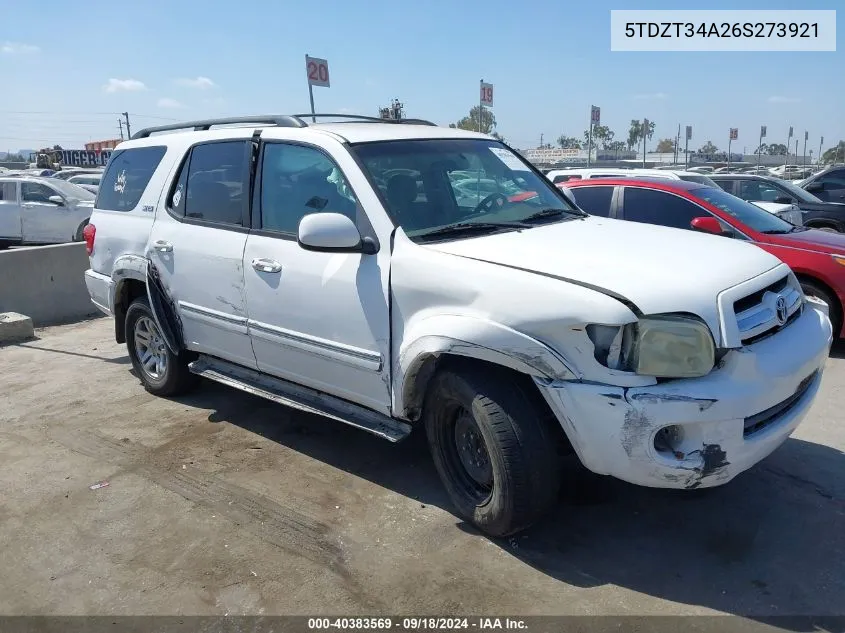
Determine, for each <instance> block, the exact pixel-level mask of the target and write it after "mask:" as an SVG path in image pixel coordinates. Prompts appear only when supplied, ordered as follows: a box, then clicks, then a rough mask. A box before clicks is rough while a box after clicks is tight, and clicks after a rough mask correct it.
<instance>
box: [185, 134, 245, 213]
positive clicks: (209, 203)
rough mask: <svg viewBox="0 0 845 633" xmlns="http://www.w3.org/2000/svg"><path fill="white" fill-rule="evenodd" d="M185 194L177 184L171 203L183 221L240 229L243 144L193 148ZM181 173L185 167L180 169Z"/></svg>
mask: <svg viewBox="0 0 845 633" xmlns="http://www.w3.org/2000/svg"><path fill="white" fill-rule="evenodd" d="M187 164H188V173H187V180H186V184H185V189H186V190H185V191H183V190H181V189H180V188H179V186H180V185H181V183H180V185H177V188H176V190H175V191H174V193H173V194H172V196H171V199H172V202H174V203H178V204H180V205H181V203H182V200H181V198H182V197H184V214H185V217H186V218H193V219H196V220H205V221H206V222H214V223H217V224H231V225H234V226H243V224H244V221H243V210H244V200H245V197H246V196H247V195H248V193H247V192H246V191H244V183H245V182H246V176H247V173H248V169H249V163H248V161H247V142H246V141H223V142H219V143H205V144H202V145H196V146H194V148H193V149H192V150H191V156H190V159H189V162H188V163H187ZM183 170H184V167H183Z"/></svg>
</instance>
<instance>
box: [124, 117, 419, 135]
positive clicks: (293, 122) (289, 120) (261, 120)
mask: <svg viewBox="0 0 845 633" xmlns="http://www.w3.org/2000/svg"><path fill="white" fill-rule="evenodd" d="M308 117H311V118H312V119H317V118H321V119H328V118H332V119H344V121H345V122H355V121H366V122H368V123H405V124H411V125H436V124H435V123H432V122H431V121H426V120H424V119H381V118H378V117H372V116H363V115H356V114H267V115H255V116H235V117H223V118H219V119H203V120H200V121H185V122H184V123H170V124H168V125H156V126H153V127H145V128H144V129H143V130H140V131H138V132H135V134H133V135H132V139H133V140H134V139H137V138H147V137H149V136H151V135H152V134H155V133H156V132H173V131H176V130H194V131H205V130H209V129H211V127H212V126H215V125H238V124H249V123H255V124H263V125H270V126H275V127H308V123H307V122H306V121H305V119H307V118H308Z"/></svg>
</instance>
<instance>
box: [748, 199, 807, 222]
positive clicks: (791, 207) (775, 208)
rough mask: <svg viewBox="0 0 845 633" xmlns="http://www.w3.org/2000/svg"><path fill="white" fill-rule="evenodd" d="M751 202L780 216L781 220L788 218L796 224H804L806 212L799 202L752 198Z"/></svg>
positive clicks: (788, 220)
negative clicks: (802, 211)
mask: <svg viewBox="0 0 845 633" xmlns="http://www.w3.org/2000/svg"><path fill="white" fill-rule="evenodd" d="M749 202H751V204H753V205H754V206H757V207H760V208H761V209H763V210H764V211H768V212H769V213H771V214H772V215H776V216H778V217H779V218H780V219H781V220H786V221H787V222H789V223H790V224H794V225H795V226H803V225H804V214H803V213H801V209H800V207H799V206H798V205H797V204H787V203H782V202H766V201H763V200H750V201H749Z"/></svg>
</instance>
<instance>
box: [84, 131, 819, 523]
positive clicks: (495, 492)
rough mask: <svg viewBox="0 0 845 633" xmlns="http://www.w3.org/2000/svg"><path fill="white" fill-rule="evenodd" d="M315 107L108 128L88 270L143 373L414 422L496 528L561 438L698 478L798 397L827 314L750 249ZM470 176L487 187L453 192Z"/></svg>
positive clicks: (543, 477)
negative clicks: (616, 210)
mask: <svg viewBox="0 0 845 633" xmlns="http://www.w3.org/2000/svg"><path fill="white" fill-rule="evenodd" d="M310 116H311V115H290V116H277V117H246V118H241V119H221V120H213V121H198V122H189V123H185V124H183V125H175V126H165V127H162V128H154V129H150V130H144V131H141V132H139V133H138V134H136V135H135V136H134V137H133V138H132V140H130V141H128V142H125V143H122V144H121V145H120V146H119V147H118V148H117V149H116V150H115V151H114V154H113V155H112V157H111V159H110V161H109V164H108V167H107V169H106V172H105V174H104V176H103V180H102V185H101V187H100V191H99V195H98V198H97V204H96V209H95V210H94V213H93V215H92V217H91V223H90V225H89V226H88V228H87V229H86V231H85V238H86V242H87V248H88V250H89V253H90V258H91V269H90V270H88V271H87V272H86V273H85V279H86V283H87V285H88V289H89V291H90V294H91V298H92V300H93V301H94V303H95V304H96V305H97V306H99V307H100V308H101V309H102V310H103V311H104V312H106V313H108V314H112V315H114V318H115V336H116V339H117V341H118V342H124V341H125V342H126V345H127V348H128V352H129V355H130V358H131V360H132V364H133V366H134V368H135V370H136V372H137V374H138V376H139V377H140V379H141V381H142V382H143V384H144V385H145V387H146V389H147V390H148V391H150V392H151V393H154V394H159V395H171V394H175V393H177V392H179V391H182V390H184V389H186V388H188V387H189V386H190V385H191V384H192V382H193V381H192V378H193V377H195V376H197V375H199V376H204V377H206V378H209V379H212V380H216V381H219V382H222V383H224V384H226V385H230V386H232V387H235V388H238V389H242V390H245V391H248V392H250V393H253V394H255V395H258V396H262V397H265V398H269V399H271V400H274V401H277V402H280V403H282V404H285V405H288V406H292V407H296V408H298V409H301V410H304V411H310V412H315V413H319V414H321V415H324V416H328V417H330V418H333V419H335V420H337V421H340V422H344V423H347V424H351V425H353V426H356V427H358V428H361V429H364V430H366V431H369V432H372V433H375V434H377V435H379V436H381V437H383V438H385V439H388V440H391V441H397V440H401V439H403V438H404V437H406V436H407V435H408V434H409V433H410V432H411V431H412V429H414V428H416V427H424V429H425V432H426V434H427V436H428V441H429V445H430V447H431V451H432V454H433V457H434V461H435V464H436V467H437V470H438V472H439V474H440V477H441V479H442V481H443V483H444V485H445V487H446V489H447V490H448V492H449V495H450V497H451V499H452V500H453V502H454V505H455V507H456V508H457V512H458V513H459V514H460V516H461V517H463V518H465V519H466V520H468V521H471V522H472V523H474V524H475V525H476V526H478V527H479V528H481V529H482V530H483V531H485V532H487V533H488V534H492V535H506V534H510V533H513V532H515V531H517V530H519V529H521V528H524V527H526V526H528V525H530V524H531V523H532V522H533V521H535V520H536V519H537V518H538V517H540V516H541V515H542V514H543V513H544V512H545V511H546V510H547V509H548V508H549V507H550V506H552V505H553V504H554V503H555V501H556V498H557V497H556V493H557V490H558V486H559V478H560V476H561V475H560V473H561V470H560V469H559V465H560V462H559V460H560V459H561V458H563V457H565V456H566V454H567V453H572V452H574V453H575V454H576V455H577V456H578V458H580V461H581V462H582V463H583V464H584V465H585V466H586V467H587V468H588V469H590V470H592V471H594V472H596V473H601V474H607V475H612V476H615V477H618V478H620V479H624V480H626V481H629V482H633V483H636V484H641V485H644V486H653V487H663V488H696V487H699V486H701V487H706V486H715V485H718V484H723V483H725V482H727V481H729V480H730V479H732V478H733V477H734V476H735V475H737V474H738V473H740V472H742V471H744V470H746V469H747V468H749V467H750V466H752V465H753V464H755V463H757V462H758V461H760V460H761V459H763V458H764V457H765V456H767V455H768V454H769V453H771V452H772V451H773V450H774V449H775V448H777V447H778V446H779V445H780V444H781V443H782V442H784V441H785V440H786V438H787V437H788V436H789V435H790V434H791V433H792V431H793V430H794V429H795V427H796V426H797V425H798V423H799V422H800V420H801V419H802V418H803V417H804V415H805V414H806V413H807V410H808V409H809V407H810V405H811V403H812V401H813V399H814V398H815V396H816V392H817V390H818V387H819V382H820V379H821V373H822V370H823V368H824V364H825V360H826V359H827V356H828V346H829V344H830V341H831V326H830V321H829V319H828V317H827V316H826V313H825V311H824V308H823V306H820V305H819V304H817V303H815V302H813V301H812V300H811V299H808V298H805V297H804V296H803V294H802V293H801V287H800V285H799V283H798V281H797V280H796V278H795V276H794V275H793V274H792V272H791V271H790V269H789V268H788V267H787V266H786V265H785V264H783V263H781V262H780V261H779V260H778V259H776V258H775V257H773V256H772V255H770V254H768V253H766V252H764V251H763V250H762V249H759V248H756V247H754V246H752V245H748V244H743V243H740V242H737V241H734V240H724V239H721V238H718V237H715V236H712V235H706V234H698V233H692V232H689V231H680V230H675V229H669V228H662V227H657V226H652V225H647V224H636V223H631V222H622V221H616V220H609V219H605V218H598V217H592V216H588V215H586V214H584V213H583V212H582V211H580V210H578V209H577V208H576V207H574V206H573V205H571V204H570V203H569V202H568V201H567V199H566V198H565V197H564V196H563V194H562V193H561V192H560V191H558V190H557V188H556V187H555V186H553V185H552V184H551V183H550V182H549V181H548V180H547V179H545V178H544V177H543V176H542V174H540V172H538V171H537V170H536V169H535V168H534V167H532V166H531V164H530V163H528V162H526V161H525V160H523V159H522V158H521V157H520V156H519V155H518V154H517V153H515V152H513V151H511V149H510V148H508V147H507V146H506V145H504V144H502V143H501V142H499V141H497V140H495V139H492V138H490V137H488V136H485V135H481V134H476V133H473V132H467V131H463V130H457V129H449V128H443V127H437V126H434V125H433V124H427V123H425V122H421V121H415V122H410V121H405V122H399V123H396V122H392V121H383V120H373V121H364V120H363V119H364V117H358V118H357V119H355V118H350V119H349V120H347V121H345V122H325V123H316V124H311V123H306V119H308V120H310ZM320 120H322V119H320ZM223 124H226V125H228V126H229V127H219V128H217V129H212V128H213V127H214V126H215V125H223ZM238 126H239V127H238ZM177 129H188V130H189V131H182V132H178V131H176V130H177ZM168 132H170V133H168ZM455 171H457V172H462V173H461V174H459V176H460V177H459V178H450V174H451V173H452V172H455ZM466 173H470V174H474V175H475V177H476V178H477V179H481V180H484V181H485V182H486V181H491V180H492V181H494V182H496V183H500V185H501V189H500V190H499V191H494V192H493V193H489V194H488V193H487V192H486V191H485V192H484V193H483V194H482V193H478V195H477V197H476V198H475V199H472V200H470V197H471V188H468V187H465V188H464V190H462V191H455V189H454V187H453V183H454V182H458V181H460V180H461V179H466V178H468V176H466ZM482 196H484V197H482ZM459 202H460V204H459ZM738 315H740V316H739V317H738Z"/></svg>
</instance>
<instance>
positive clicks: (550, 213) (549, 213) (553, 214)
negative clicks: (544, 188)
mask: <svg viewBox="0 0 845 633" xmlns="http://www.w3.org/2000/svg"><path fill="white" fill-rule="evenodd" d="M564 213H567V214H570V215H575V216H579V217H586V216H587V214H586V213H584V212H583V211H581V210H580V209H552V208H549V209H540V210H539V211H537V212H536V213H532V214H531V215H529V216H527V217H524V218H522V219H521V220H520V222H532V221H534V220H546V219H549V218H557V217H560V216H561V215H563V214H564Z"/></svg>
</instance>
